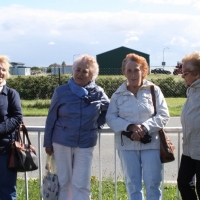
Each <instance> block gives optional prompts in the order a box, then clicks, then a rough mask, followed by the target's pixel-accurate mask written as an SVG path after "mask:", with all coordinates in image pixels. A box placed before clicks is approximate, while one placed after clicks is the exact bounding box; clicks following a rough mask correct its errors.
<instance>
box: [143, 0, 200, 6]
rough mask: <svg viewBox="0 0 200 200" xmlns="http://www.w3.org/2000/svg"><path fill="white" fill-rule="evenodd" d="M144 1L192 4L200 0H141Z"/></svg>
mask: <svg viewBox="0 0 200 200" xmlns="http://www.w3.org/2000/svg"><path fill="white" fill-rule="evenodd" d="M140 1H141V2H143V3H154V4H171V5H191V4H193V3H195V2H197V1H198V0H140Z"/></svg>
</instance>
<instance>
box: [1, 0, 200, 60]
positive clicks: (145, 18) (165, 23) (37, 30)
mask: <svg viewBox="0 0 200 200" xmlns="http://www.w3.org/2000/svg"><path fill="white" fill-rule="evenodd" d="M141 1H147V0H141ZM152 1H153V0H151V2H152ZM159 1H161V2H163V0H159ZM176 1H177V0H174V1H173V2H176ZM149 2H150V0H149ZM154 2H155V3H156V2H157V1H156V0H155V1H154ZM167 2H168V3H169V2H170V1H167ZM181 2H182V1H181ZM183 2H185V0H183ZM189 2H190V3H191V2H193V3H194V2H197V1H189ZM191 8H192V6H190V7H188V9H191ZM0 13H1V18H0V35H1V37H0V44H1V48H2V49H6V48H7V51H8V52H10V51H11V50H10V49H12V50H13V52H14V51H15V49H14V46H13V44H15V45H16V49H17V50H18V44H20V45H22V44H24V46H23V47H24V49H25V50H26V52H28V51H30V48H29V47H30V45H32V46H33V45H38V46H37V51H39V50H41V52H44V50H43V48H42V46H39V45H42V44H45V45H44V48H46V44H49V45H54V44H56V45H55V47H56V48H54V49H52V48H49V49H51V52H50V53H52V54H53V55H54V54H56V52H58V51H59V52H60V53H59V54H60V55H61V51H63V52H64V53H63V55H64V56H66V55H69V57H70V54H72V55H73V51H74V52H77V53H79V52H80V53H86V52H87V53H90V52H91V53H92V54H93V55H95V54H98V53H102V52H104V51H108V50H110V49H113V48H117V47H119V46H120V45H123V44H126V45H127V46H131V48H134V49H136V50H138V51H144V52H146V53H149V54H150V53H151V52H152V53H153V54H155V55H157V54H158V55H161V57H162V49H163V46H164V45H165V44H166V45H167V46H168V47H169V48H170V51H171V52H172V51H173V52H179V53H180V54H181V52H182V51H190V50H191V51H192V50H193V49H192V48H194V47H196V46H195V45H198V44H199V43H198V42H197V43H196V42H195V41H199V35H200V27H199V26H198V24H199V21H200V15H186V14H180V13H178V14H177V13H164V12H163V13H145V12H139V11H135V10H134V11H131V10H122V11H119V12H112V13H108V12H82V13H75V12H71V13H70V12H60V11H53V10H40V9H31V8H27V7H23V6H18V5H12V6H9V7H0ZM49 41H53V42H49ZM133 43H134V45H132V44H133ZM9 44H10V46H9ZM88 44H91V45H88ZM3 45H4V46H3ZM96 45H98V48H95V47H96ZM170 45H171V46H172V47H173V48H171V46H170ZM63 47H66V48H63ZM180 47H182V48H180ZM26 48H27V49H26ZM92 48H93V49H92ZM17 50H16V51H17ZM16 51H15V52H14V53H16ZM33 51H34V49H33ZM45 51H47V50H46V49H45ZM54 51H55V52H54ZM187 53H189V52H187ZM21 54H23V53H21ZM29 54H30V55H33V54H34V53H32V54H31V53H29ZM174 54H177V53H174ZM184 54H185V52H184ZM176 56H177V55H176ZM48 57H51V56H48ZM71 57H72V56H71ZM151 59H152V60H153V59H154V57H153V56H151ZM20 60H22V59H20ZM35 60H36V59H34V61H35ZM62 60H63V59H62ZM70 60H72V59H71V58H69V61H70ZM157 60H159V59H158V58H157V57H155V61H157ZM161 60H162V59H161ZM176 60H179V59H177V58H176ZM70 62H71V61H70ZM159 63H160V62H159Z"/></svg>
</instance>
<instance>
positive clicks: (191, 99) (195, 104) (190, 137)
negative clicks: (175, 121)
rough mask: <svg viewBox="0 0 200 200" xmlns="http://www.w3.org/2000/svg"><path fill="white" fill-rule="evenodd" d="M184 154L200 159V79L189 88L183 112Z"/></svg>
mask: <svg viewBox="0 0 200 200" xmlns="http://www.w3.org/2000/svg"><path fill="white" fill-rule="evenodd" d="M181 123H182V127H183V154H184V155H186V156H190V157H191V158H192V159H195V160H200V79H198V80H196V81H195V82H194V83H193V84H192V85H191V86H190V87H189V88H188V89H187V100H186V103H185V105H184V106H183V110H182V113H181Z"/></svg>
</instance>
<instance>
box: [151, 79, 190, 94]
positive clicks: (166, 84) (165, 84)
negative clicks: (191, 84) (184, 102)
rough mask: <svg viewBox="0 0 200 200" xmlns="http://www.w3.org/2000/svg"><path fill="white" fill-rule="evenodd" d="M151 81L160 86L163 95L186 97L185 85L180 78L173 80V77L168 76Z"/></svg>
mask: <svg viewBox="0 0 200 200" xmlns="http://www.w3.org/2000/svg"><path fill="white" fill-rule="evenodd" d="M151 81H152V82H153V83H154V84H156V85H157V86H159V87H160V89H161V90H162V92H163V94H164V96H165V97H186V90H187V87H186V85H185V83H184V82H183V81H181V80H179V81H175V80H174V78H173V77H168V78H166V79H151Z"/></svg>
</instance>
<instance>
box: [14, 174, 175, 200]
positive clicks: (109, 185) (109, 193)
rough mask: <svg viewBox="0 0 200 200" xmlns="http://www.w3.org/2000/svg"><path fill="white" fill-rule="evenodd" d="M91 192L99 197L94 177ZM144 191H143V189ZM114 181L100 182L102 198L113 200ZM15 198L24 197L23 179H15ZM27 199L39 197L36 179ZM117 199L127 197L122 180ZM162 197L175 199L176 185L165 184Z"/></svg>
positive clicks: (95, 199)
mask: <svg viewBox="0 0 200 200" xmlns="http://www.w3.org/2000/svg"><path fill="white" fill-rule="evenodd" d="M91 192H92V200H98V199H99V182H98V180H97V179H96V178H95V177H91ZM144 192H145V191H144ZM114 194H115V192H114V182H113V180H112V179H106V180H104V181H103V182H102V199H103V200H113V199H114ZM17 197H18V198H17V199H18V200H24V199H25V186H24V180H21V179H18V181H17ZM29 199H30V200H38V199H40V184H39V180H38V179H34V180H33V179H30V180H29ZM117 199H118V200H126V199H128V197H127V193H126V189H125V184H124V182H123V181H118V182H117ZM164 199H165V200H175V199H177V187H176V186H174V185H169V184H165V186H164Z"/></svg>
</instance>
